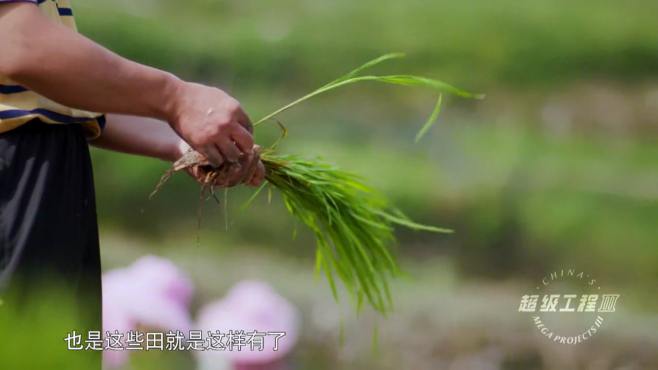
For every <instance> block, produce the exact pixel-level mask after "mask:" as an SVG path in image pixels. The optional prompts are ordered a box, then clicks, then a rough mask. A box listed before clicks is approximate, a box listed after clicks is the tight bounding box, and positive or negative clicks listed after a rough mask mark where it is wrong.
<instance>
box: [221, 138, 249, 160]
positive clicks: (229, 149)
mask: <svg viewBox="0 0 658 370" xmlns="http://www.w3.org/2000/svg"><path fill="white" fill-rule="evenodd" d="M218 144H219V145H218V146H219V149H220V150H221V152H222V155H223V156H224V158H225V159H226V161H228V162H230V163H235V162H238V161H239V160H240V158H242V157H243V153H242V151H241V150H240V148H238V146H237V145H236V144H235V143H234V142H233V141H232V140H231V139H229V138H221V139H219V143H218Z"/></svg>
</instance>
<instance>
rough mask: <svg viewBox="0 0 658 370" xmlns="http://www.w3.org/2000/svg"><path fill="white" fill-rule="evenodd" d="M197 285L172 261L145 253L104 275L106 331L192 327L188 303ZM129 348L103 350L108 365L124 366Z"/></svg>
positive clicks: (112, 366) (105, 364)
mask: <svg viewBox="0 0 658 370" xmlns="http://www.w3.org/2000/svg"><path fill="white" fill-rule="evenodd" d="M193 290H194V288H193V285H192V282H191V281H190V279H189V278H188V277H187V276H186V275H185V274H183V273H182V272H181V271H180V270H179V269H178V268H177V267H176V266H175V265H174V264H173V263H172V262H171V261H169V260H166V259H164V258H160V257H155V256H145V257H142V258H140V259H139V260H137V261H135V263H133V264H132V265H131V266H129V267H127V268H123V269H117V270H113V271H109V272H107V273H105V274H103V333H105V332H106V331H110V332H114V330H117V331H118V332H119V333H124V334H125V333H126V332H127V331H129V330H136V329H137V326H140V327H147V328H154V329H161V330H174V331H175V330H181V331H183V332H184V333H187V332H188V331H189V329H190V327H191V324H190V314H189V310H188V306H189V303H190V299H191V298H192V292H193ZM128 353H129V351H111V350H105V351H103V364H104V366H106V367H108V368H115V367H119V366H122V365H123V364H125V362H126V361H127V360H128Z"/></svg>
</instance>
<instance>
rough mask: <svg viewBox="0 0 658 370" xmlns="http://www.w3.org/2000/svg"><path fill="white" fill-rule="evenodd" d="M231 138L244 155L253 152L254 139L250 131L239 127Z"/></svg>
mask: <svg viewBox="0 0 658 370" xmlns="http://www.w3.org/2000/svg"><path fill="white" fill-rule="evenodd" d="M231 138H232V139H233V141H234V142H235V144H236V145H237V146H238V149H240V151H241V152H242V153H244V154H250V153H251V152H252V151H253V148H254V138H253V136H252V135H251V133H249V131H247V130H246V129H245V128H244V127H242V126H237V128H236V129H235V130H234V131H233V133H232V135H231Z"/></svg>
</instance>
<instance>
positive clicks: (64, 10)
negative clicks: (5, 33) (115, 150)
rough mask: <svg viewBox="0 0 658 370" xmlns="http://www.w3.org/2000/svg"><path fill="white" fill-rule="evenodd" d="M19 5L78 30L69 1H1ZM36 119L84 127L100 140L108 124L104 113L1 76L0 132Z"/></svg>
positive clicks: (88, 134)
mask: <svg viewBox="0 0 658 370" xmlns="http://www.w3.org/2000/svg"><path fill="white" fill-rule="evenodd" d="M16 2H26V3H33V4H35V5H37V6H38V7H39V9H40V10H41V12H43V14H44V15H45V16H46V17H48V18H49V19H51V20H53V21H55V22H58V23H60V24H62V25H64V26H66V27H68V28H71V29H73V30H77V29H76V25H75V19H74V18H73V10H71V5H70V2H69V0H0V4H3V3H16ZM35 118H38V119H40V120H41V121H43V122H46V123H51V124H80V125H83V126H84V127H85V129H86V130H85V131H86V133H87V136H88V137H89V138H96V137H98V136H99V135H100V133H101V130H102V128H103V125H104V124H105V116H103V115H102V114H99V113H93V112H87V111H83V110H79V109H74V108H70V107H67V106H64V105H62V104H58V103H56V102H54V101H52V100H50V99H48V98H46V97H45V96H42V95H39V94H37V93H36V92H34V91H30V90H29V89H27V88H25V87H23V86H21V85H19V84H18V83H16V82H14V81H12V80H10V79H9V78H6V77H5V76H2V75H0V133H2V132H6V131H9V130H11V129H14V128H16V127H18V126H20V125H22V124H24V123H27V122H28V121H30V120H32V119H35Z"/></svg>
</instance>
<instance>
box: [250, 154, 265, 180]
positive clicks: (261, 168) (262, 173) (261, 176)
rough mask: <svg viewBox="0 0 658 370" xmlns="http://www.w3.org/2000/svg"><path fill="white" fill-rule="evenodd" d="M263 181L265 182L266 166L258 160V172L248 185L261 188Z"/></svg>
mask: <svg viewBox="0 0 658 370" xmlns="http://www.w3.org/2000/svg"><path fill="white" fill-rule="evenodd" d="M263 180H265V165H264V164H263V162H261V161H260V160H258V163H257V164H256V171H255V172H254V174H253V175H252V176H251V178H250V179H249V180H248V181H247V184H248V185H250V186H259V185H260V184H261V183H262V182H263Z"/></svg>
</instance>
